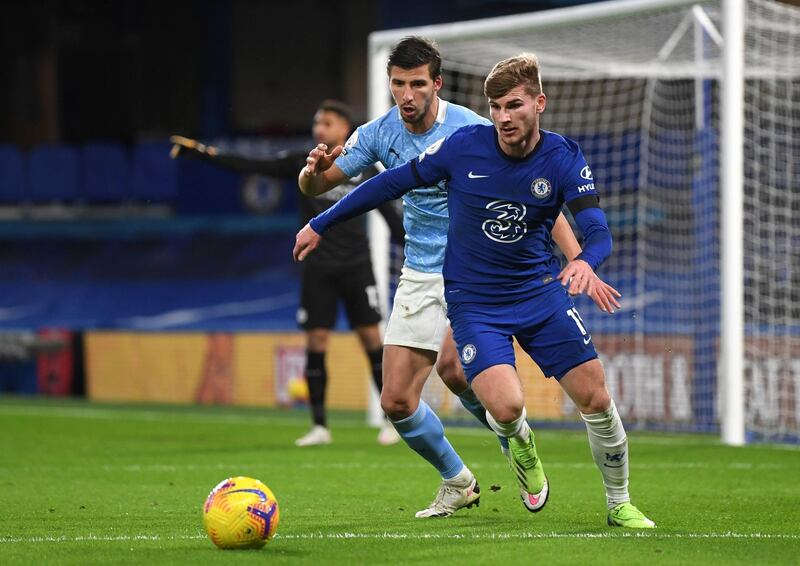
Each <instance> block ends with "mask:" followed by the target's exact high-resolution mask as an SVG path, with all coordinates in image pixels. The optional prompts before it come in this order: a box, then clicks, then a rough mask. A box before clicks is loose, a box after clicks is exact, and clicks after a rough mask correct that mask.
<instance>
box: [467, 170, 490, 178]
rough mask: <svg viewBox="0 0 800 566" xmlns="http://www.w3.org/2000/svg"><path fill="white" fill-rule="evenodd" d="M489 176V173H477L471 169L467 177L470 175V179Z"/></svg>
mask: <svg viewBox="0 0 800 566" xmlns="http://www.w3.org/2000/svg"><path fill="white" fill-rule="evenodd" d="M488 176H489V175H476V174H475V173H473V172H472V171H470V172H469V173H468V174H467V177H469V178H470V179H485V178H486V177H488Z"/></svg>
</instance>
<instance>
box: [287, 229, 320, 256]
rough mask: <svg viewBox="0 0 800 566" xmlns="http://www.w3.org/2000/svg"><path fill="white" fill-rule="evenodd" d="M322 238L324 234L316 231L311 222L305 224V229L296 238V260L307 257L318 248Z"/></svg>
mask: <svg viewBox="0 0 800 566" xmlns="http://www.w3.org/2000/svg"><path fill="white" fill-rule="evenodd" d="M321 240H322V236H320V235H319V234H317V233H316V232H314V229H313V228H312V227H311V224H306V225H305V226H303V229H302V230H300V231H299V232H298V233H297V236H295V238H294V249H293V250H292V256H293V257H294V260H295V261H303V260H304V259H306V257H308V254H310V253H311V252H313V251H314V250H315V249H317V246H319V243H320V241H321Z"/></svg>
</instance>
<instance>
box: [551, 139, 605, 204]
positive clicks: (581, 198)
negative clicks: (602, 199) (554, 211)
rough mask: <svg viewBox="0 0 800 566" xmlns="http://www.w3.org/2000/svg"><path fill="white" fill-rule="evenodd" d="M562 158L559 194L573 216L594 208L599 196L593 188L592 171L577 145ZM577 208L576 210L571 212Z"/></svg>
mask: <svg viewBox="0 0 800 566" xmlns="http://www.w3.org/2000/svg"><path fill="white" fill-rule="evenodd" d="M574 149H575V151H574V152H569V154H568V155H567V156H566V157H565V158H564V160H563V162H562V166H561V171H560V175H559V177H560V185H561V194H562V195H563V198H564V202H565V203H567V204H568V205H569V208H570V210H571V211H572V213H573V214H575V213H576V212H578V211H579V210H582V209H584V208H589V207H596V206H598V203H599V195H598V193H597V189H596V188H595V186H594V179H593V176H592V170H591V168H590V167H589V165H588V164H587V163H586V158H585V157H584V156H583V152H582V151H581V150H580V148H578V147H577V145H575V146H574ZM576 207H577V210H573V209H574V208H576Z"/></svg>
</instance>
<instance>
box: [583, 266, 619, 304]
mask: <svg viewBox="0 0 800 566" xmlns="http://www.w3.org/2000/svg"><path fill="white" fill-rule="evenodd" d="M589 296H590V297H591V298H592V300H593V301H594V303H595V304H596V305H597V306H598V308H599V309H600V310H601V311H603V312H607V313H608V314H614V310H615V309H621V308H622V305H620V304H619V301H617V299H618V298H620V297H621V296H622V293H620V292H619V291H617V290H616V289H614V287H612V286H611V285H609V284H608V283H606V282H605V281H603V280H602V279H600V278H599V277H598V276H597V274H595V276H594V292H592V293H590V294H589Z"/></svg>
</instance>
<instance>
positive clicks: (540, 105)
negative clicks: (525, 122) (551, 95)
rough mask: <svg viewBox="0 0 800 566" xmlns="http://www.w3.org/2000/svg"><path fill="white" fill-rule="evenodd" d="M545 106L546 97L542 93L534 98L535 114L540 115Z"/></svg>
mask: <svg viewBox="0 0 800 566" xmlns="http://www.w3.org/2000/svg"><path fill="white" fill-rule="evenodd" d="M545 106H547V96H546V95H545V94H544V93H543V92H542V93H540V94H539V95H538V96H537V97H536V112H537V113H538V114H541V113H542V112H544V109H545Z"/></svg>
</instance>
